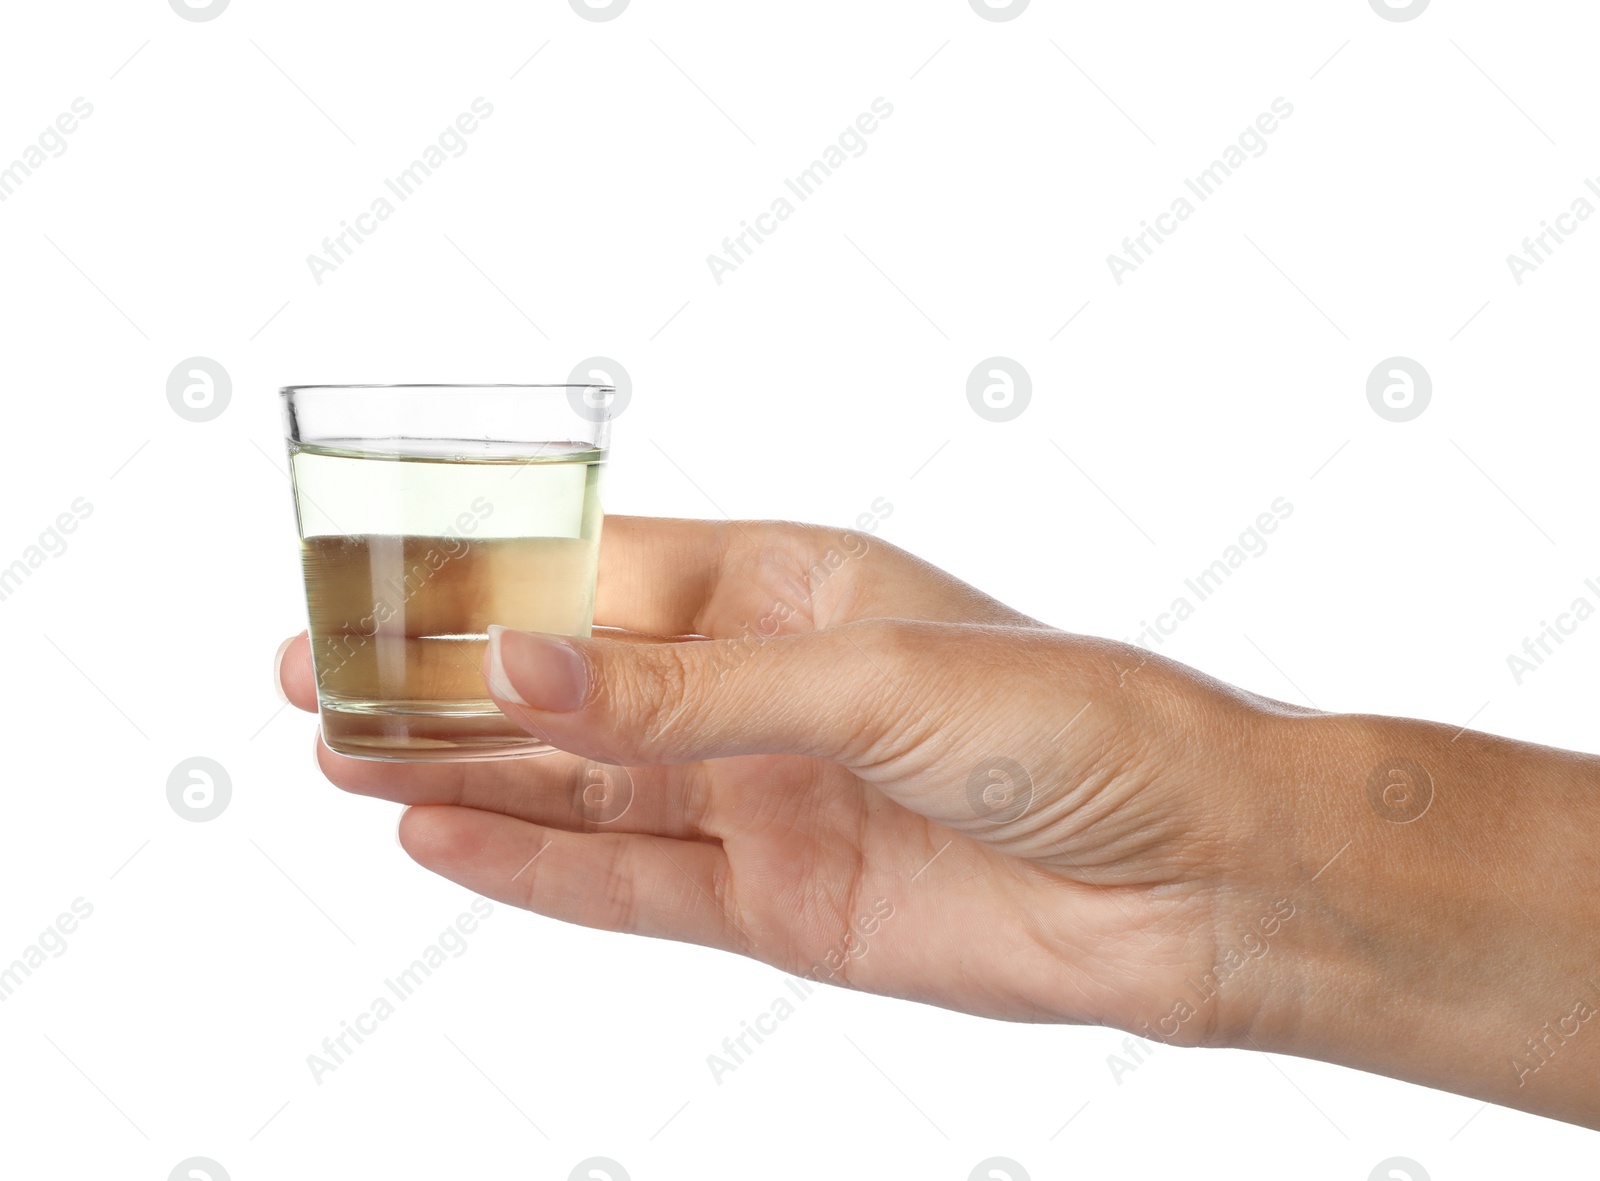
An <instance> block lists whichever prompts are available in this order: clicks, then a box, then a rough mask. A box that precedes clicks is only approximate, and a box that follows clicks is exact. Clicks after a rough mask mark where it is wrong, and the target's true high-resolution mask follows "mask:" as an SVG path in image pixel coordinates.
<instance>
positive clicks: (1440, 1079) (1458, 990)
mask: <svg viewBox="0 0 1600 1181" xmlns="http://www.w3.org/2000/svg"><path fill="white" fill-rule="evenodd" d="M1274 726H1275V728H1276V729H1277V730H1279V731H1280V736H1281V743H1279V744H1277V749H1279V750H1282V751H1285V752H1288V753H1287V756H1286V757H1285V759H1284V763H1283V766H1284V768H1285V771H1286V772H1288V773H1289V774H1290V775H1291V776H1292V779H1291V781H1290V782H1289V783H1286V784H1284V791H1283V795H1284V804H1283V806H1282V807H1281V808H1280V809H1278V813H1279V814H1278V816H1277V817H1276V820H1275V826H1276V828H1277V832H1276V834H1275V843H1276V845H1277V847H1278V848H1281V849H1284V850H1288V851H1289V852H1288V854H1287V855H1281V856H1277V857H1264V858H1263V859H1262V861H1261V864H1262V866H1263V871H1264V872H1263V878H1264V879H1265V882H1270V883H1271V886H1270V887H1269V888H1268V889H1267V891H1266V892H1267V893H1272V892H1273V891H1274V890H1276V891H1279V892H1281V893H1282V895H1283V896H1284V898H1286V899H1287V900H1288V902H1289V903H1290V904H1291V905H1292V907H1293V912H1292V917H1290V918H1288V919H1287V920H1285V921H1284V923H1283V930H1282V933H1281V935H1280V936H1279V937H1278V938H1277V939H1276V940H1275V943H1274V947H1273V950H1272V953H1271V954H1270V955H1269V956H1267V957H1265V959H1264V962H1263V965H1262V971H1261V973H1260V974H1259V976H1258V978H1257V981H1256V996H1255V997H1254V998H1253V999H1252V1009H1251V1011H1250V1013H1249V1015H1248V1019H1247V1020H1243V1021H1241V1022H1239V1023H1238V1025H1237V1030H1238V1034H1239V1036H1238V1037H1237V1038H1236V1039H1235V1040H1234V1042H1233V1044H1236V1045H1241V1046H1244V1047H1247V1048H1257V1049H1265V1050H1274V1051H1279V1052H1284V1053H1290V1054H1297V1055H1302V1056H1305V1057H1312V1058H1320V1059H1325V1060H1328V1061H1333V1062H1339V1063H1342V1064H1345V1065H1349V1066H1355V1067H1358V1068H1362V1069H1368V1070H1373V1071H1376V1072H1379V1073H1383V1074H1388V1075H1393V1076H1396V1077H1400V1078H1405V1079H1409V1080H1411V1081H1414V1082H1419V1083H1424V1084H1427V1085H1431V1086H1438V1087H1443V1088H1446V1089H1450V1090H1456V1091H1462V1092H1465V1093H1469V1094H1474V1095H1477V1096H1480V1097H1482V1098H1485V1099H1490V1100H1492V1101H1494V1102H1498V1103H1505V1104H1509V1105H1513V1106H1519V1107H1525V1108H1527V1109H1529V1110H1536V1111H1542V1112H1545V1113H1546V1114H1553V1115H1558V1116H1560V1117H1561V1118H1567V1119H1574V1120H1578V1121H1580V1122H1586V1123H1590V1124H1594V1123H1596V1122H1597V1121H1600V1086H1597V1085H1596V1083H1595V1081H1594V1080H1595V1079H1596V1078H1597V1077H1600V987H1597V984H1600V899H1597V895H1596V892H1595V891H1594V889H1593V882H1594V870H1595V868H1596V856H1595V852H1594V851H1595V850H1596V849H1597V848H1600V760H1595V759H1593V758H1589V757H1585V756H1578V755H1573V754H1570V753H1567V752H1562V751H1554V750H1549V749H1547V748H1542V747H1535V746H1532V745H1528V744H1522V743H1515V742H1510V741H1508V740H1505V739H1499V738H1494V737H1491V736H1487V735H1482V734H1476V733H1464V732H1456V731H1453V730H1451V729H1450V728H1448V727H1443V726H1438V725H1434V724H1431V723H1425V722H1415V721H1407V720H1402V719H1393V718H1375V717H1356V716H1347V715H1346V716H1341V715H1316V716H1306V717H1294V718H1287V719H1282V720H1280V721H1278V722H1276V723H1275V724H1274ZM1262 884H1265V883H1258V888H1259V887H1260V886H1261V885H1262ZM1578 1080H1583V1081H1582V1082H1580V1081H1578ZM1585 1092H1587V1093H1586V1094H1585Z"/></svg>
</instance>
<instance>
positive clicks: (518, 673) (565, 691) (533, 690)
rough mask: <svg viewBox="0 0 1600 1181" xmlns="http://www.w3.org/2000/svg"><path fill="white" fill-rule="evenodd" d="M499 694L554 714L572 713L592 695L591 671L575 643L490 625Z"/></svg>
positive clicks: (490, 660)
mask: <svg viewBox="0 0 1600 1181" xmlns="http://www.w3.org/2000/svg"><path fill="white" fill-rule="evenodd" d="M486 663H487V666H488V667H487V674H488V679H489V688H490V690H491V691H492V692H493V693H494V695H495V696H496V697H503V698H505V699H506V700H507V701H514V702H516V703H517V704H518V705H526V706H530V707H531V708H533V709H542V710H546V711H548V712H550V713H571V712H572V711H573V710H575V709H577V708H578V707H580V706H581V705H582V704H583V701H584V698H585V697H586V696H587V694H588V682H589V674H588V670H587V669H586V668H585V667H584V663H583V657H581V656H579V655H578V652H577V649H575V648H573V647H572V645H571V644H567V643H563V642H562V641H561V640H559V639H556V638H555V637H553V636H542V635H537V634H535V633H533V632H519V631H513V630H512V629H511V628H508V627H502V626H500V625H499V624H498V623H492V624H490V625H489V654H488V657H487V660H486Z"/></svg>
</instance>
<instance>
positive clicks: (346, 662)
mask: <svg viewBox="0 0 1600 1181" xmlns="http://www.w3.org/2000/svg"><path fill="white" fill-rule="evenodd" d="M293 462H294V469H295V485H296V494H297V502H298V504H299V508H300V513H301V527H302V531H303V532H306V531H307V530H309V532H308V533H307V535H306V536H304V537H303V539H302V542H301V554H302V558H303V561H304V565H305V581H306V602H307V607H308V610H309V615H310V623H311V648H312V659H313V662H314V664H315V666H316V673H317V695H318V700H319V704H320V706H321V714H322V730H323V737H324V740H325V741H326V742H327V744H328V746H329V747H330V748H332V749H333V750H336V751H340V752H341V753H345V754H350V755H356V756H359V757H367V758H404V759H417V758H423V759H426V758H450V759H459V758H484V757H505V756H508V755H515V754H527V753H535V752H537V751H539V750H542V749H545V748H544V746H543V744H542V743H540V742H539V741H538V740H537V739H536V738H534V737H533V736H532V735H530V734H529V733H528V732H527V731H526V730H524V729H522V728H520V727H518V726H517V725H516V724H515V723H513V722H511V721H510V720H509V719H508V718H506V717H505V715H504V714H502V713H501V712H500V710H499V709H498V708H497V707H496V706H495V704H494V702H493V701H492V700H491V699H490V697H489V695H488V692H487V689H486V687H485V684H484V679H483V674H482V664H483V653H484V647H485V645H486V643H487V640H488V635H487V631H488V626H489V625H490V624H491V623H498V624H503V625H505V626H506V627H511V628H518V629H521V630H526V631H540V632H552V633H557V634H562V635H575V636H585V635H588V634H589V629H590V626H591V624H592V622H593V617H594V585H595V573H596V567H597V563H598V557H599V542H600V524H601V510H600V503H599V491H598V488H599V473H600V470H601V464H602V462H603V456H602V455H601V454H600V453H598V452H594V451H587V452H584V451H574V450H570V449H569V450H566V451H557V452H556V454H554V455H552V456H540V457H534V458H532V459H529V458H528V457H521V458H515V459H513V458H509V457H495V458H492V459H489V460H484V459H475V460H473V461H470V462H467V461H460V462H458V461H449V462H445V461H440V460H437V459H424V458H401V457H395V456H374V455H370V454H362V453H358V452H351V451H347V450H337V449H329V448H309V447H301V448H298V449H297V450H296V452H295V454H294V457H293ZM350 521H355V522H359V523H360V524H363V525H368V526H376V528H374V529H373V530H372V531H356V530H355V529H354V528H351V527H350V525H349V524H348V522H350ZM335 522H337V523H338V524H339V525H342V526H344V527H345V528H351V531H350V532H348V533H346V532H342V531H333V530H334V523H335ZM407 524H411V525H413V526H414V527H413V528H405V526H406V525H407ZM380 530H381V531H380Z"/></svg>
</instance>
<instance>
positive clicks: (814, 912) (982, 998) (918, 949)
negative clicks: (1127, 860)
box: [675, 755, 1156, 1021]
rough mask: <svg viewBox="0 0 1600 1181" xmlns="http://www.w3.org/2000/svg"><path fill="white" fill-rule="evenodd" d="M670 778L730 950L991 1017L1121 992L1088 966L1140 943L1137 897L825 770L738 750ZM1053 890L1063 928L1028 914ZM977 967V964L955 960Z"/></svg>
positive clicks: (1032, 1014) (1093, 1014) (812, 762)
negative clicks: (1011, 850) (698, 799)
mask: <svg viewBox="0 0 1600 1181" xmlns="http://www.w3.org/2000/svg"><path fill="white" fill-rule="evenodd" d="M675 772H678V773H685V774H688V775H692V776H696V777H700V776H703V777H704V781H705V782H706V783H707V786H708V791H709V794H710V797H711V807H710V811H709V812H708V814H707V817H706V825H707V828H708V830H709V831H712V832H716V833H719V834H720V839H721V842H722V849H723V852H724V853H725V855H726V857H727V864H728V872H729V880H730V886H731V888H730V890H729V892H728V897H727V898H726V899H725V900H724V901H725V904H726V905H727V906H728V908H729V909H730V911H731V913H730V920H731V921H732V922H733V923H736V924H737V927H736V933H737V935H738V936H739V939H740V941H741V942H742V943H743V944H744V946H742V947H740V948H739V950H742V951H744V952H746V953H747V954H749V955H752V956H754V957H756V958H759V959H761V960H764V961H766V962H768V963H771V964H773V965H775V966H777V967H779V968H781V969H783V970H784V971H787V972H790V973H792V974H795V975H801V976H806V977H809V978H813V979H819V980H823V981H826V982H828V983H832V984H839V985H848V986H850V987H854V988H859V989H863V990H866V991H870V992H877V993H884V994H888V995H891V996H898V997H905V998H908V999H913V1000H920V1001H924V1002H927V1003H931V1004H938V1005H943V1006H945V1007H949V1008H956V1009H960V1010H962V1011H965V1012H974V1013H980V1014H982V1015H985V1016H991V1017H999V1018H1008V1019H1013V1020H1061V1019H1063V1018H1068V1017H1070V1018H1075V1019H1078V1020H1092V1021H1103V1020H1108V1019H1112V1018H1113V1017H1114V1016H1115V1015H1116V1014H1118V1013H1121V1012H1124V1011H1125V1008H1126V1007H1125V1005H1124V1004H1123V1002H1125V1001H1126V1000H1128V999H1129V998H1128V997H1127V995H1126V993H1123V992H1121V990H1120V989H1119V986H1117V985H1116V984H1112V985H1111V986H1109V987H1108V986H1107V984H1106V980H1107V977H1108V975H1110V976H1111V977H1112V978H1113V979H1115V977H1116V976H1120V975H1122V974H1123V970H1124V969H1123V968H1122V967H1119V968H1117V969H1116V970H1114V971H1111V972H1108V965H1107V964H1106V963H1105V962H1103V961H1100V962H1094V961H1096V960H1097V959H1098V957H1099V956H1100V955H1102V954H1103V949H1105V948H1107V947H1111V948H1115V949H1116V951H1117V954H1118V955H1119V956H1125V955H1126V954H1127V953H1128V952H1134V953H1138V952H1139V951H1140V950H1141V949H1142V948H1145V947H1147V946H1153V945H1154V944H1155V943H1156V936H1155V935H1154V934H1152V933H1151V932H1150V931H1149V930H1148V929H1141V928H1143V927H1144V924H1146V923H1148V922H1149V921H1151V920H1150V918H1149V916H1148V915H1146V914H1145V912H1146V910H1147V907H1146V905H1145V904H1144V902H1143V901H1142V900H1141V899H1139V898H1138V897H1136V896H1131V895H1130V896H1128V897H1122V898H1117V897H1115V896H1113V895H1108V894H1107V893H1106V892H1104V891H1101V890H1099V889H1095V888H1091V887H1085V886H1082V885H1080V884H1078V883H1075V882H1072V881H1070V880H1067V879H1065V878H1062V877H1059V876H1057V875H1055V874H1053V873H1050V872H1049V871H1047V870H1042V869H1039V868H1037V867H1035V866H1033V865H1031V864H1028V863H1025V862H1021V861H1018V860H1016V859H1015V858H1012V857H1010V856H1007V855H1006V854H1004V853H1001V852H998V851H997V850H995V849H994V848H992V847H990V846H988V845H986V844H984V843H981V842H980V841H977V840H974V839H972V838H970V837H967V836H963V835H962V834H960V833H957V832H955V831H953V830H951V829H948V828H945V827H943V826H942V825H939V824H936V823H934V822H933V821H930V820H928V819H927V818H925V817H923V816H921V815H918V814H917V813H916V812H913V811H911V810H910V809H908V808H906V807H904V806H902V805H901V804H899V803H896V802H895V801H894V800H892V799H889V798H888V797H887V796H885V795H884V794H883V793H882V792H880V791H879V790H878V789H877V788H875V787H873V786H872V785H871V784H868V783H865V782H863V781H862V780H860V779H858V778H857V777H856V776H854V775H852V774H851V773H850V772H848V771H846V770H845V769H843V768H841V767H839V766H837V765H835V764H833V763H828V762H825V761H823V760H818V759H810V758H804V757H800V756H790V755H777V756H752V757H745V758H734V759H722V760H717V761H715V762H712V763H706V764H701V765H700V766H698V767H693V768H680V769H675ZM953 887H954V888H953ZM1063 895H1071V896H1072V908H1071V914H1072V922H1071V923H1070V924H1069V925H1068V926H1066V927H1065V928H1062V927H1061V925H1060V924H1059V922H1058V921H1057V920H1045V919H1043V918H1042V917H1041V916H1045V915H1059V914H1060V913H1061V910H1062V907H1061V902H1062V900H1063V899H1062V896H1063ZM1136 915H1138V916H1140V917H1137V918H1136ZM1146 940H1148V944H1147V943H1146ZM1096 949H1102V950H1101V951H1099V952H1097V951H1096ZM1140 958H1141V959H1142V958H1143V957H1142V956H1141V957H1140ZM980 963H981V964H985V965H990V966H991V969H992V970H988V971H982V972H978V971H972V970H971V969H970V966H972V965H976V964H980ZM932 965H949V966H950V969H949V970H947V971H936V970H932V968H931V966H932ZM1064 977H1065V978H1066V979H1067V980H1068V981H1070V983H1069V985H1068V987H1067V988H1066V990H1065V994H1064V993H1063V988H1062V984H1063V978H1064ZM1097 981H1098V983H1096V982H1097ZM1128 987H1129V988H1132V987H1135V983H1134V982H1133V981H1131V980H1130V981H1129V982H1128ZM1063 995H1065V996H1066V997H1067V998H1068V1001H1069V1003H1068V1004H1066V1005H1063V1004H1062V1003H1061V999H1060V998H1062V997H1063Z"/></svg>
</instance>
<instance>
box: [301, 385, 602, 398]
mask: <svg viewBox="0 0 1600 1181" xmlns="http://www.w3.org/2000/svg"><path fill="white" fill-rule="evenodd" d="M616 388H617V387H616V386H615V385H613V384H612V383H610V382H605V381H559V382H450V381H431V382H386V383H378V384H374V385H364V384H342V385H341V384H327V385H286V386H281V387H279V389H278V396H279V397H280V398H287V397H290V396H291V395H293V394H304V393H315V392H322V393H332V394H354V393H372V392H375V391H377V390H462V391H472V390H529V391H532V390H613V391H614V390H615V389H616Z"/></svg>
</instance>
